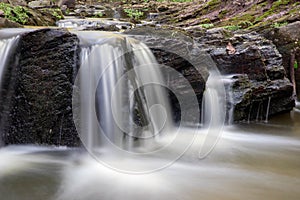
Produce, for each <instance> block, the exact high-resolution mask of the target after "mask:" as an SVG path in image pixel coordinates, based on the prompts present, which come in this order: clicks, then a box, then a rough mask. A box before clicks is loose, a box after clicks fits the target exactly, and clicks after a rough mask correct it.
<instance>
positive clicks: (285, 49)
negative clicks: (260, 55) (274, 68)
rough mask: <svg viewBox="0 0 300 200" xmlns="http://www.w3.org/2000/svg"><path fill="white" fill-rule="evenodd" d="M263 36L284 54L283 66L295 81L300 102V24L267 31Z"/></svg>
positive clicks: (263, 32) (296, 23)
mask: <svg viewBox="0 0 300 200" xmlns="http://www.w3.org/2000/svg"><path fill="white" fill-rule="evenodd" d="M262 34H263V35H264V36H265V37H266V38H268V39H270V40H272V41H273V42H274V44H275V45H276V47H277V48H278V50H279V52H280V53H281V54H282V56H283V66H284V68H285V70H286V71H287V72H288V73H287V75H288V77H289V78H290V80H292V81H293V79H294V80H295V86H296V93H297V95H298V100H300V67H299V64H300V22H299V21H298V22H295V23H291V24H288V25H286V26H282V27H279V28H272V29H267V30H264V31H262ZM292 76H294V77H295V78H293V77H292Z"/></svg>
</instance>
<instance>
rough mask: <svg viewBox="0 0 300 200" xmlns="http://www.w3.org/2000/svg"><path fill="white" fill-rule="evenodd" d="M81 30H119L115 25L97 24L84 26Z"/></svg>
mask: <svg viewBox="0 0 300 200" xmlns="http://www.w3.org/2000/svg"><path fill="white" fill-rule="evenodd" d="M83 30H86V31H120V29H119V28H118V27H117V26H116V25H106V24H104V25H100V26H99V25H98V26H96V27H86V28H84V29H83Z"/></svg>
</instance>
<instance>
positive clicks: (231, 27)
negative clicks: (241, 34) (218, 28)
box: [223, 25, 241, 31]
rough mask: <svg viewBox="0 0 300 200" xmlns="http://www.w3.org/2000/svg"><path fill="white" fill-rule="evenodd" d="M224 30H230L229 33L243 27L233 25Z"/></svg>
mask: <svg viewBox="0 0 300 200" xmlns="http://www.w3.org/2000/svg"><path fill="white" fill-rule="evenodd" d="M223 28H225V29H226V30H229V31H237V30H239V29H240V28H241V27H240V26H239V25H232V26H224V27H223Z"/></svg>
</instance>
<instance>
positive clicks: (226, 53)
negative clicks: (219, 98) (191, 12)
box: [187, 27, 295, 121]
mask: <svg viewBox="0 0 300 200" xmlns="http://www.w3.org/2000/svg"><path fill="white" fill-rule="evenodd" d="M187 31H188V32H189V33H191V34H192V35H193V36H194V38H195V40H196V41H197V42H198V46H199V48H201V49H203V50H205V51H206V52H208V53H209V54H210V55H211V57H212V59H213V60H214V62H215V63H216V65H217V67H218V69H219V70H220V72H221V73H222V74H223V75H227V76H226V77H225V79H227V81H226V82H224V84H225V87H226V88H227V91H230V89H229V88H232V93H231V94H228V95H227V98H228V110H232V109H233V119H234V120H235V121H241V120H256V119H257V120H265V119H267V118H268V116H267V115H273V114H277V113H280V112H286V111H290V110H291V109H292V108H293V107H294V105H295V103H294V98H293V86H292V84H291V82H290V81H289V80H288V79H287V75H286V71H285V69H284V67H283V65H282V56H281V54H280V53H279V52H278V50H277V49H276V47H275V45H274V44H273V43H272V42H271V41H270V40H267V39H265V38H264V37H262V36H260V35H259V34H257V33H255V32H252V33H235V34H234V33H232V32H230V31H227V30H225V29H223V28H216V29H210V30H205V29H202V28H199V27H196V28H195V27H194V28H193V27H192V28H189V29H187ZM228 117H229V118H230V114H228Z"/></svg>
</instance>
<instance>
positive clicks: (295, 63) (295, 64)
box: [294, 60, 298, 69]
mask: <svg viewBox="0 0 300 200" xmlns="http://www.w3.org/2000/svg"><path fill="white" fill-rule="evenodd" d="M294 68H295V69H298V62H297V60H295V62H294Z"/></svg>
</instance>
